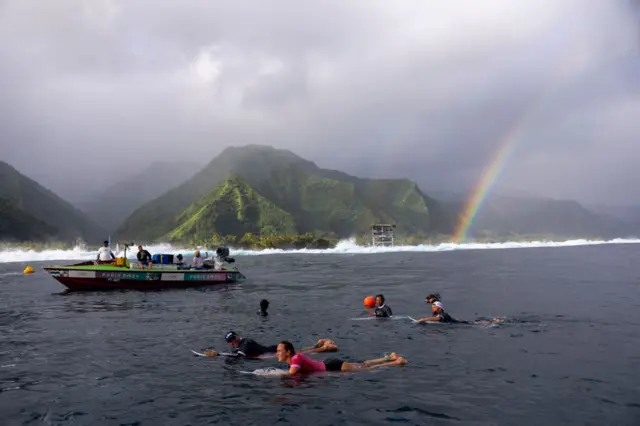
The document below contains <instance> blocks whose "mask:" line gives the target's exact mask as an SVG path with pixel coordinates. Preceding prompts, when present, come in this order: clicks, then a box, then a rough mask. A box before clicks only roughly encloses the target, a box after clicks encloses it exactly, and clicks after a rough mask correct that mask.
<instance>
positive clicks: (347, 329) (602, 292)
mask: <svg viewBox="0 0 640 426" xmlns="http://www.w3.org/2000/svg"><path fill="white" fill-rule="evenodd" d="M240 254H241V255H240V256H237V257H236V260H237V264H238V266H239V268H240V269H241V270H242V271H243V272H244V273H245V274H246V275H247V277H248V279H247V281H246V282H244V283H242V284H233V285H224V286H219V287H205V288H198V289H187V290H184V289H183V290H165V291H151V292H138V291H118V292H87V293H67V292H65V291H64V288H63V287H62V285H60V284H59V283H58V282H57V281H55V280H53V279H52V278H50V277H49V276H47V275H45V274H44V273H43V272H42V271H41V270H40V267H42V266H44V265H46V264H50V263H65V262H52V261H49V262H41V261H35V262H34V261H33V259H28V258H22V259H19V260H20V262H10V263H2V264H0V419H1V420H0V424H2V425H27V424H45V425H158V424H162V425H200V424H223V425H247V424H255V425H263V424H264V425H271V424H276V423H278V424H295V425H359V424H362V425H389V424H394V425H395V424H402V425H405V424H406V425H427V424H429V425H440V424H441V425H452V424H470V425H515V424H517V425H549V424H553V425H559V424H575V425H602V424H607V425H638V424H640V385H639V383H640V368H639V367H640V266H639V262H638V259H640V245H637V244H610V245H586V246H569V247H554V248H551V247H538V248H526V249H510V248H505V249H503V250H441V251H439V250H435V251H434V250H431V251H422V252H415V251H414V252H409V251H404V250H399V251H398V252H393V253H368V254H364V253H349V252H348V251H347V250H343V252H342V253H341V252H335V251H334V252H332V253H295V254H286V253H279V254H270V255H263V256H249V255H242V253H240ZM28 260H31V261H30V262H29V264H31V265H32V266H34V267H36V269H37V270H38V271H37V272H36V273H35V274H33V275H29V276H24V275H22V274H21V272H22V270H23V268H24V266H25V265H26V263H25V261H28ZM429 292H439V293H440V294H441V295H442V301H443V303H444V305H445V309H446V310H447V311H448V312H449V313H450V314H451V315H452V316H454V317H456V318H460V319H475V318H477V317H480V316H499V317H505V318H507V319H508V320H509V321H508V322H507V323H505V324H502V325H500V326H496V327H489V326H479V325H478V326H475V325H474V326H469V325H442V324H433V325H416V324H413V323H411V321H409V320H407V319H403V318H401V317H402V316H412V317H414V318H417V317H421V316H426V315H427V314H428V313H429V306H428V305H426V304H425V303H424V296H425V295H426V294H427V293H429ZM377 293H383V294H384V295H385V297H386V299H387V303H388V305H389V306H390V307H391V308H392V309H393V312H394V314H395V315H396V316H398V317H400V318H399V319H393V320H378V319H373V320H362V321H361V320H354V319H353V318H359V317H364V316H365V315H367V310H366V309H365V308H364V307H363V299H364V298H365V297H366V296H368V295H375V294H377ZM262 298H266V299H268V300H269V301H270V303H271V306H270V308H269V312H270V315H269V316H268V317H266V318H263V317H259V316H257V315H256V310H257V309H258V304H259V301H260V299H262ZM229 330H235V331H237V332H238V333H239V334H241V335H242V336H245V337H251V338H254V339H255V340H257V341H258V342H261V343H263V344H275V343H277V342H279V341H281V340H283V339H288V340H291V341H292V342H293V343H294V345H295V346H296V347H299V346H308V345H309V344H310V343H311V342H312V341H313V340H314V339H317V338H320V337H329V338H332V339H334V340H335V341H336V342H337V343H338V345H340V351H339V352H337V353H332V354H318V355H314V358H316V359H324V358H326V357H336V356H339V357H342V358H344V359H346V360H351V361H360V360H364V359H371V358H377V357H380V356H384V354H385V353H390V352H396V353H398V354H400V355H402V356H404V357H406V358H407V360H408V361H409V364H407V365H406V366H403V367H390V368H384V369H380V370H376V371H372V372H362V373H357V374H349V375H343V374H334V375H328V376H312V377H306V378H278V377H264V376H257V375H253V374H243V373H242V372H251V371H255V370H259V369H264V368H270V367H274V368H284V367H285V365H283V364H279V363H278V362H277V361H276V360H275V359H267V360H229V359H222V358H201V357H196V356H193V355H192V354H191V352H190V350H191V349H195V350H201V349H204V348H208V347H213V348H216V349H222V350H225V349H227V346H226V343H225V342H224V340H223V336H224V334H225V333H226V332H227V331H229Z"/></svg>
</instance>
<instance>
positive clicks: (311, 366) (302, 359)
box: [290, 354, 344, 373]
mask: <svg viewBox="0 0 640 426" xmlns="http://www.w3.org/2000/svg"><path fill="white" fill-rule="evenodd" d="M342 364H344V361H342V360H341V359H337V358H327V359H325V360H324V361H314V360H312V359H311V358H310V357H308V356H307V355H304V354H295V355H294V356H293V357H292V358H291V365H290V366H291V367H298V368H299V370H298V372H299V373H312V372H314V371H341V370H342Z"/></svg>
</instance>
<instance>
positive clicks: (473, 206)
mask: <svg viewBox="0 0 640 426" xmlns="http://www.w3.org/2000/svg"><path fill="white" fill-rule="evenodd" d="M587 57H588V56H587V51H586V49H581V50H580V51H579V52H578V54H574V55H571V56H569V60H568V61H566V62H564V63H563V64H562V66H561V67H560V68H559V70H558V72H557V73H555V75H554V77H553V78H552V79H551V80H552V84H550V85H549V86H548V87H547V89H546V90H543V91H542V92H541V94H540V96H538V97H536V99H535V100H534V101H533V102H532V103H531V105H530V106H529V107H528V108H527V109H526V110H525V112H524V114H522V115H521V116H520V118H519V119H518V120H517V121H516V122H515V124H514V125H513V126H512V127H511V128H509V130H508V131H507V132H506V134H505V136H504V137H503V138H502V142H500V143H499V144H498V149H497V150H496V151H495V152H494V154H493V155H492V157H491V161H490V162H489V164H487V165H486V166H485V167H484V169H483V171H482V174H481V175H480V179H479V180H478V182H477V184H476V185H475V187H474V189H473V190H472V191H471V192H470V196H469V197H468V198H467V201H466V202H465V204H464V208H463V209H462V213H461V214H460V216H459V218H458V224H457V225H456V228H455V230H454V233H453V240H454V242H455V243H456V244H460V243H461V242H462V241H464V240H465V239H466V236H467V232H468V231H469V228H470V227H471V225H472V224H473V220H474V218H475V217H476V214H477V213H478V211H479V210H480V208H481V207H482V205H483V203H484V201H485V199H486V197H487V194H488V193H489V191H490V189H491V188H492V187H493V185H494V184H495V183H496V181H497V180H498V178H499V176H500V172H501V171H502V169H503V168H504V165H505V163H506V161H507V160H508V159H509V157H510V155H511V154H512V153H513V151H514V149H515V147H516V146H517V144H518V141H520V140H523V139H524V136H526V131H527V129H528V128H529V126H528V125H529V122H530V120H531V118H532V117H533V116H534V115H535V113H536V112H537V111H538V108H539V107H541V106H542V105H544V101H545V100H546V99H547V98H548V97H549V95H550V94H551V93H552V92H553V91H554V90H556V89H557V88H558V87H560V86H561V85H562V84H563V83H564V82H565V81H567V80H568V79H569V78H570V77H575V76H576V74H577V73H579V72H580V71H582V70H583V69H584V68H585V66H586V60H587Z"/></svg>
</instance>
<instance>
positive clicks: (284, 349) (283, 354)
mask: <svg viewBox="0 0 640 426" xmlns="http://www.w3.org/2000/svg"><path fill="white" fill-rule="evenodd" d="M295 354H296V350H295V349H294V348H293V344H292V343H291V342H289V341H288V340H283V341H282V342H280V343H279V344H278V349H277V350H276V356H277V357H278V361H280V362H287V361H290V360H291V358H293V356H294V355H295Z"/></svg>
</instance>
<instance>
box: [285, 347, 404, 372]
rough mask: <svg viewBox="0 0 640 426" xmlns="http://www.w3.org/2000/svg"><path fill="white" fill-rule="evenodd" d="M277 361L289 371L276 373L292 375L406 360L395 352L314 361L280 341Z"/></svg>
mask: <svg viewBox="0 0 640 426" xmlns="http://www.w3.org/2000/svg"><path fill="white" fill-rule="evenodd" d="M277 357H278V361H280V362H283V363H287V364H289V371H288V372H286V373H282V372H278V373H276V374H277V375H283V376H292V375H295V374H304V373H313V372H316V371H332V372H354V371H364V370H371V369H374V368H378V367H389V366H392V365H404V364H406V363H407V360H406V359H404V358H402V357H399V356H397V355H396V354H395V353H392V354H391V355H389V356H387V357H384V358H379V359H372V360H368V361H364V362H361V363H355V362H346V361H343V360H341V359H338V358H328V359H325V360H324V361H314V360H312V359H311V358H309V357H308V356H307V355H304V354H301V353H296V350H295V349H294V347H293V345H292V344H291V342H289V341H286V340H285V341H282V342H280V344H279V345H278V350H277Z"/></svg>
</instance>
